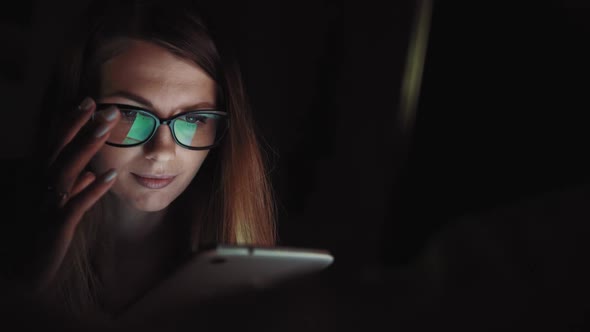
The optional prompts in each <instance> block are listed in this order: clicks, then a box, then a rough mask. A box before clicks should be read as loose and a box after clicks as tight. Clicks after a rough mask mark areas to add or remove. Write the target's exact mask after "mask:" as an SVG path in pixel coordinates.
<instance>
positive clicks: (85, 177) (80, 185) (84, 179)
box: [71, 172, 96, 196]
mask: <svg viewBox="0 0 590 332" xmlns="http://www.w3.org/2000/svg"><path fill="white" fill-rule="evenodd" d="M95 179H96V175H94V173H92V172H86V173H84V174H82V175H80V177H79V178H78V180H77V181H76V183H75V184H74V186H73V187H72V193H71V195H72V196H76V195H77V194H78V193H79V192H81V191H82V190H84V189H85V188H86V187H88V185H89V184H91V183H92V182H93V181H94V180H95Z"/></svg>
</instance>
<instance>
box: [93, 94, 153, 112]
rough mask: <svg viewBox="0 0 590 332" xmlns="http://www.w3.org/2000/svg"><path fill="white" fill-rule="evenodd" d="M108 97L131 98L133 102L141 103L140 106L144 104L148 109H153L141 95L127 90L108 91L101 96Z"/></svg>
mask: <svg viewBox="0 0 590 332" xmlns="http://www.w3.org/2000/svg"><path fill="white" fill-rule="evenodd" d="M110 97H123V98H126V99H129V100H133V101H134V102H136V103H138V104H141V106H146V107H148V108H150V109H153V108H154V106H153V105H152V103H151V102H150V101H149V100H147V99H145V98H143V97H142V96H139V95H136V94H134V93H131V92H128V91H115V92H113V93H110V94H108V95H106V96H103V98H110Z"/></svg>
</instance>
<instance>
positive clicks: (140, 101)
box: [103, 90, 215, 110]
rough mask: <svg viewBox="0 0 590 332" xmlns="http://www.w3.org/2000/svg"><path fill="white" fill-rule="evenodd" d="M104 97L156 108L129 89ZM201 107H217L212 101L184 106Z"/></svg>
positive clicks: (190, 108) (191, 108)
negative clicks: (118, 98)
mask: <svg viewBox="0 0 590 332" xmlns="http://www.w3.org/2000/svg"><path fill="white" fill-rule="evenodd" d="M103 97H104V98H109V97H123V98H126V99H129V100H132V101H134V102H136V103H138V104H140V105H141V106H144V107H147V108H149V109H152V110H153V109H154V105H153V104H152V103H151V102H150V101H149V100H147V99H146V98H143V97H142V96H139V95H136V94H134V93H131V92H129V91H122V90H121V91H115V92H113V93H110V94H108V95H106V96H103ZM199 108H215V103H211V102H207V101H204V102H200V103H196V104H194V105H191V106H189V107H184V109H186V110H193V109H199Z"/></svg>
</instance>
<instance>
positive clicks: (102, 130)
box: [94, 123, 109, 137]
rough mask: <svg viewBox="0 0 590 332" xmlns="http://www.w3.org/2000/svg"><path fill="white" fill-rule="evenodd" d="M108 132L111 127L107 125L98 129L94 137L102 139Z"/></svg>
mask: <svg viewBox="0 0 590 332" xmlns="http://www.w3.org/2000/svg"><path fill="white" fill-rule="evenodd" d="M108 131H109V125H108V124H106V123H105V124H103V125H101V126H100V127H98V128H97V129H96V131H95V132H94V137H102V136H104V134H106V133H107V132H108Z"/></svg>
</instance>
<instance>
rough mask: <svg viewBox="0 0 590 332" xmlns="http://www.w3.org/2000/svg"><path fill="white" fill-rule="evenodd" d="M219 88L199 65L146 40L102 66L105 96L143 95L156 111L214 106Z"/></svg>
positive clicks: (135, 44) (103, 94) (135, 42)
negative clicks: (205, 103) (191, 105)
mask: <svg viewBox="0 0 590 332" xmlns="http://www.w3.org/2000/svg"><path fill="white" fill-rule="evenodd" d="M215 86H216V84H215V82H214V81H213V80H212V79H211V78H210V77H209V75H208V74H207V73H206V72H205V71H204V70H203V69H201V68H200V67H199V66H198V65H196V64H195V63H193V62H191V61H190V60H186V59H182V58H180V57H178V56H176V55H174V54H172V53H171V52H169V51H168V50H166V49H164V48H162V47H160V46H158V45H156V44H153V43H149V42H144V41H134V42H132V43H130V44H129V46H128V47H125V49H124V50H123V51H122V52H120V53H119V54H117V55H116V56H114V57H113V58H111V59H110V60H109V61H107V62H105V63H104V64H103V65H102V66H101V95H102V96H108V95H112V94H116V93H119V92H123V93H128V94H130V95H136V96H141V97H142V98H144V99H145V100H147V101H149V102H150V103H151V104H153V107H154V108H156V109H158V108H162V109H169V108H171V107H172V108H176V107H181V105H185V107H188V106H187V105H190V104H197V103H203V102H210V103H214V102H215V95H216V94H215V92H216V91H215ZM144 106H146V105H144Z"/></svg>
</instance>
